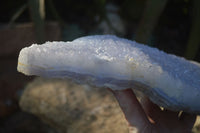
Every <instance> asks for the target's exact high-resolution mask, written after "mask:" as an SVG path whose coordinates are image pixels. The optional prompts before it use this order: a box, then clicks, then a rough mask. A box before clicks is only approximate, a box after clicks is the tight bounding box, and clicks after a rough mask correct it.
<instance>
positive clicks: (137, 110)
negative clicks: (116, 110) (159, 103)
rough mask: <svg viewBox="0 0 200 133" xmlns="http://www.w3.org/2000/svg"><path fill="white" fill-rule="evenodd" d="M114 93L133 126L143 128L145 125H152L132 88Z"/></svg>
mask: <svg viewBox="0 0 200 133" xmlns="http://www.w3.org/2000/svg"><path fill="white" fill-rule="evenodd" d="M113 94H114V96H115V97H116V99H117V100H118V102H119V105H120V107H121V109H122V111H123V112H124V115H125V117H126V119H127V121H128V122H129V124H130V125H131V126H135V127H137V128H138V129H139V130H142V129H143V127H145V126H147V125H150V122H149V120H148V118H147V116H146V114H145V112H144V110H143V108H142V106H141V105H140V103H139V102H138V100H137V98H136V96H135V94H134V93H133V91H132V90H131V89H126V90H115V91H113Z"/></svg>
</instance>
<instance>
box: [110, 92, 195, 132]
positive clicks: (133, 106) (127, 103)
mask: <svg viewBox="0 0 200 133" xmlns="http://www.w3.org/2000/svg"><path fill="white" fill-rule="evenodd" d="M111 91H112V92H113V94H114V96H115V97H116V99H117V101H118V103H119V105H120V107H121V109H122V111H123V113H124V115H125V117H126V119H127V121H128V123H129V126H130V133H190V132H191V130H192V127H193V125H194V123H195V120H196V115H192V114H187V113H182V114H181V115H180V114H179V112H173V111H169V110H165V109H164V110H161V108H160V107H159V106H157V105H156V104H154V103H152V102H151V101H150V100H149V99H148V98H147V97H143V98H142V99H141V102H139V101H138V100H137V98H136V96H135V94H134V92H133V91H132V89H126V90H111Z"/></svg>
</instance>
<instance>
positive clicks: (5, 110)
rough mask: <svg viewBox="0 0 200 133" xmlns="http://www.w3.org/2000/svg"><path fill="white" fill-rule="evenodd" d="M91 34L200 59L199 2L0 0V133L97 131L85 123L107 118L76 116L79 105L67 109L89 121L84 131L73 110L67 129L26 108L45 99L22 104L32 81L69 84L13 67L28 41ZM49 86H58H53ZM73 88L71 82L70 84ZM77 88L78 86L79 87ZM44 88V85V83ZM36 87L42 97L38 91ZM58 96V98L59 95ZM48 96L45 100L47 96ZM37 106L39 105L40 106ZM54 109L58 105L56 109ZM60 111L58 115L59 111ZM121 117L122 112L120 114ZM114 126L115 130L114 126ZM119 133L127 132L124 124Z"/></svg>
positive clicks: (183, 0) (196, 130)
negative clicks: (23, 73)
mask: <svg viewBox="0 0 200 133" xmlns="http://www.w3.org/2000/svg"><path fill="white" fill-rule="evenodd" d="M94 34H114V35H117V36H119V37H124V38H127V39H130V40H136V41H137V42H140V43H144V44H146V45H149V46H152V47H157V48H159V49H160V50H163V51H165V52H167V53H171V54H175V55H178V56H182V57H185V58H187V59H190V60H196V61H200V53H199V46H200V1H199V0H123V1H121V0H84V1H83V0H15V1H13V0H1V1H0V46H1V48H0V59H1V60H0V133H10V132H12V133H15V132H17V133H18V132H20V133H22V132H24V133H25V132H26V133H32V132H38V133H40V132H41V133H42V132H43V133H46V132H51V133H54V132H69V133H73V132H74V133H75V132H76V133H77V132H82V133H84V132H87V133H90V132H92V133H95V132H97V131H96V130H91V129H92V127H89V125H90V126H92V125H91V123H94V122H96V121H98V122H99V121H105V119H101V118H99V117H98V116H96V114H95V115H94V114H92V115H89V116H87V115H88V114H85V115H83V116H85V117H84V118H82V117H81V118H80V116H79V117H77V116H78V115H80V114H81V113H82V114H84V113H83V112H84V111H83V110H84V109H83V108H84V107H83V108H82V109H81V108H78V109H77V108H75V107H74V106H77V105H74V106H73V109H72V110H71V111H72V112H73V113H74V112H76V113H75V114H76V116H75V118H76V120H80V119H82V121H87V122H85V123H89V124H88V125H87V126H88V128H87V130H86V129H85V128H83V127H86V125H84V124H82V125H81V124H80V125H79V127H77V126H72V125H73V123H74V119H75V118H74V117H73V118H71V114H69V116H68V117H66V119H69V117H70V121H67V122H66V123H65V124H66V125H70V124H71V125H70V126H68V127H66V125H65V126H63V127H60V124H58V123H59V122H61V123H63V120H60V121H59V120H57V119H56V120H55V118H51V119H50V118H48V119H47V117H49V115H52V114H51V113H50V114H48V113H47V112H34V111H32V110H31V109H30V108H33V107H34V108H37V107H38V106H37V107H35V106H36V105H40V104H42V102H43V103H44V101H45V100H44V99H43V101H42V100H41V101H39V103H37V102H36V103H34V105H31V106H30V105H29V103H31V102H30V101H29V103H28V105H24V104H23V102H25V101H28V100H30V99H28V100H27V99H24V101H21V102H20V99H22V98H21V97H22V95H25V94H24V91H25V90H26V89H27V86H29V87H28V88H29V89H30V88H31V87H32V88H34V87H33V86H34V85H32V86H31V87H30V85H29V84H30V83H32V82H34V83H35V82H37V83H36V86H38V84H40V85H43V84H44V83H48V84H51V83H52V82H53V83H54V82H55V84H56V83H57V82H59V84H61V85H60V86H62V87H63V86H64V88H65V87H66V86H67V85H66V84H65V83H64V82H65V81H62V83H61V81H46V80H44V79H36V80H35V78H34V77H27V76H24V75H22V74H20V73H18V72H17V70H16V68H17V58H18V54H19V51H20V50H21V49H22V48H23V47H26V46H30V45H31V44H32V43H39V44H41V43H44V42H45V41H71V40H73V39H76V38H78V37H81V36H86V35H94ZM71 84H72V83H70V85H71ZM50 86H53V88H56V87H55V86H54V84H51V85H50ZM72 86H75V85H74V84H73V85H72ZM62 87H60V88H62ZM70 87H71V86H70ZM40 88H41V87H40ZM75 88H76V87H75ZM77 88H81V87H80V86H77ZM86 88H87V87H86ZM46 89H48V87H47V88H46ZM57 90H59V89H57ZM86 90H87V89H86ZM38 91H39V93H41V95H42V92H41V90H38ZM66 91H67V92H66ZM65 92H66V95H67V96H68V94H69V90H67V88H66V89H65ZM47 93H49V92H44V95H42V96H40V97H41V99H42V98H44V96H45V95H47ZM70 93H73V94H74V93H75V94H76V93H78V92H71V91H70ZM79 93H80V92H79ZM91 93H95V95H96V94H97V93H100V92H99V91H98V89H97V90H95V92H91ZM101 93H102V92H101ZM56 94H57V92H56ZM30 95H32V94H29V93H28V92H27V97H28V98H30V97H31V96H30ZM52 95H54V94H52ZM52 95H49V97H53V96H52ZM57 95H58V97H59V94H57ZM71 95H72V94H69V96H71ZM77 95H78V96H77V97H85V98H86V99H87V98H89V96H88V94H86V93H85V92H83V95H84V96H83V95H80V94H77ZM97 95H98V96H96V97H99V98H100V97H102V96H104V98H105V96H107V95H109V94H107V92H105V93H104V92H103V93H102V94H97ZM99 95H101V96H99ZM80 99H81V98H79V100H80ZM94 99H95V98H94ZM94 99H93V100H94ZM46 100H47V101H48V100H49V99H46ZM74 100H76V98H75V99H73V100H72V102H74ZM79 100H78V101H79ZM61 101H62V100H61ZM78 101H76V102H78ZM86 101H87V100H86ZM94 101H95V100H94ZM97 101H98V100H97ZM76 102H74V103H76ZM19 103H20V104H19ZM47 103H48V102H47ZM50 103H51V102H50ZM52 103H55V101H52ZM108 103H109V102H108ZM67 104H69V103H67ZM85 104H86V105H85V107H86V106H87V105H88V108H87V109H89V105H90V104H91V103H90V102H88V101H87V102H86V103H85ZM115 104H116V103H115V101H114V100H113V99H111V101H110V105H106V106H105V107H104V105H102V109H103V110H104V111H103V114H101V115H103V116H105V113H106V109H107V108H108V107H109V109H113V110H118V106H117V104H116V106H115ZM49 105H51V104H49ZM99 105H101V104H99ZM24 106H26V107H24ZM41 106H42V107H43V105H41ZM66 106H67V108H68V109H67V110H68V111H67V112H70V111H69V110H70V109H69V105H66ZM66 106H65V107H66ZM107 106H108V107H107ZM57 107H58V106H57V105H56V108H57ZM70 107H71V106H70ZM58 108H59V109H60V108H62V107H60V106H59V107H58ZM71 108H72V107H71ZM115 108H117V109H115ZM22 110H23V111H22ZM63 110H66V108H63ZM77 110H78V111H77ZM81 111H82V112H81ZM119 111H120V110H119ZM85 112H86V110H85ZM65 113H66V112H65ZM65 113H64V114H65ZM33 114H34V115H33ZM58 114H60V112H59V113H58ZM113 114H115V115H118V113H112V114H107V115H108V116H106V117H112V118H113V117H114V115H113ZM54 115H55V114H54ZM35 116H37V117H35ZM44 116H45V117H44ZM94 116H95V117H94ZM87 117H89V118H87ZM93 117H94V118H93ZM101 117H102V116H101ZM115 117H116V116H115ZM121 117H122V116H121V115H120V116H119V118H121ZM97 118H98V119H97ZM112 118H110V119H112ZM88 119H89V120H88ZM122 119H123V118H122ZM114 120H115V119H113V122H114ZM49 121H51V122H49ZM52 121H53V122H52ZM58 121H59V122H58ZM76 122H77V121H76ZM98 122H97V123H98ZM113 122H110V123H109V122H108V125H109V124H110V125H109V126H108V128H109V127H110V128H111V127H112V125H113ZM49 123H50V124H49ZM83 123H84V122H83ZM102 123H105V122H102ZM102 123H98V124H100V125H98V124H97V125H98V127H95V126H94V127H93V128H96V129H97V128H99V130H100V129H102V128H103V127H104V126H102ZM119 124H120V123H119ZM61 125H62V124H61ZM103 125H104V124H103ZM81 126H82V127H81ZM74 128H80V130H76V131H75V130H74ZM113 128H115V126H114V125H113ZM72 129H73V130H72ZM99 132H105V133H109V132H110V133H111V132H114V131H113V130H112V131H111V129H109V130H106V131H101V130H100V131H99ZM115 132H119V133H121V132H122V130H120V129H118V131H115ZM123 132H126V129H125V128H124V129H123ZM193 132H200V125H198V124H197V125H196V126H195V127H194V129H193Z"/></svg>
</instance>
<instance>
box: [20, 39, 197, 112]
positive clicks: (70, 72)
mask: <svg viewBox="0 0 200 133" xmlns="http://www.w3.org/2000/svg"><path fill="white" fill-rule="evenodd" d="M18 71H20V72H22V73H24V74H26V75H38V76H42V77H54V78H55V77H56V78H70V79H73V80H74V81H76V82H79V83H84V84H90V85H94V86H97V87H102V88H107V87H109V88H112V89H125V88H130V87H131V88H134V89H139V90H141V91H142V92H144V93H145V94H146V95H148V96H149V98H150V99H151V100H152V101H153V102H154V103H156V104H158V105H160V106H163V107H165V108H168V109H170V110H174V111H180V110H183V111H186V112H193V113H200V102H197V101H199V100H200V97H199V95H200V88H199V86H200V68H199V65H198V64H197V63H194V62H190V61H187V60H185V59H184V58H180V57H177V56H175V55H169V54H166V53H164V52H162V51H159V50H158V49H156V48H151V47H148V46H145V45H143V44H139V43H136V42H134V41H129V40H126V39H122V38H118V37H116V36H111V35H100V36H87V37H82V38H79V39H76V40H74V41H72V42H46V43H45V44H43V45H37V44H33V45H32V46H30V47H28V48H24V49H22V50H21V52H20V55H19V60H18Z"/></svg>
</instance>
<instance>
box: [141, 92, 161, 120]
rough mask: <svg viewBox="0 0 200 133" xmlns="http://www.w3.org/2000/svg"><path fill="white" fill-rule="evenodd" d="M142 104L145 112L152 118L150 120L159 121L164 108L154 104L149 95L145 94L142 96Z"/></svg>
mask: <svg viewBox="0 0 200 133" xmlns="http://www.w3.org/2000/svg"><path fill="white" fill-rule="evenodd" d="M141 105H142V107H143V109H144V111H145V113H146V114H147V115H148V117H149V118H150V119H151V120H150V122H152V123H155V121H157V120H158V119H159V117H160V116H161V113H162V110H161V109H160V107H159V106H158V105H156V104H154V103H153V102H151V101H150V99H149V98H148V97H147V96H145V95H144V96H142V98H141ZM152 120H153V121H152Z"/></svg>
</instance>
